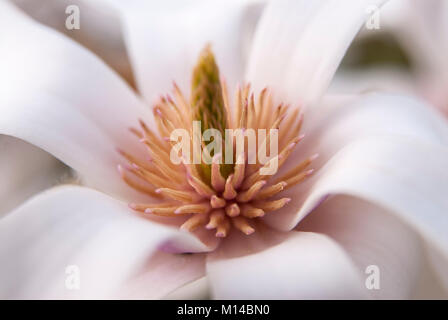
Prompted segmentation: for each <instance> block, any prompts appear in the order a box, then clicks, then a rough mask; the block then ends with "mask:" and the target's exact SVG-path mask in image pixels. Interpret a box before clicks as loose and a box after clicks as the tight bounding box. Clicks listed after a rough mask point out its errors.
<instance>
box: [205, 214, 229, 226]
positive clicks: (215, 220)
mask: <svg viewBox="0 0 448 320" xmlns="http://www.w3.org/2000/svg"><path fill="white" fill-rule="evenodd" d="M224 218H225V214H224V210H222V209H221V210H214V211H213V212H212V213H211V214H210V221H209V223H208V224H207V225H206V226H205V228H207V229H216V228H218V227H219V225H220V223H221V222H222V221H224Z"/></svg>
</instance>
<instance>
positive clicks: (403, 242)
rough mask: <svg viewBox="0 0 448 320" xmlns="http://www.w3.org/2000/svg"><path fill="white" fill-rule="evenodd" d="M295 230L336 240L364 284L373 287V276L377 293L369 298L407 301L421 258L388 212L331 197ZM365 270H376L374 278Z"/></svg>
mask: <svg viewBox="0 0 448 320" xmlns="http://www.w3.org/2000/svg"><path fill="white" fill-rule="evenodd" d="M297 229H298V230H300V231H312V232H319V233H323V234H326V235H328V236H330V237H331V238H332V239H334V240H335V241H337V242H338V243H339V244H340V245H341V246H342V247H343V248H344V249H345V251H346V252H347V253H348V254H349V255H350V257H351V258H352V259H353V261H354V262H355V263H356V265H357V267H358V268H359V270H360V272H362V273H364V274H365V275H364V279H365V280H366V282H367V283H368V284H370V285H373V284H375V283H374V282H373V279H374V277H377V284H378V288H376V289H375V288H374V287H372V286H371V287H369V288H370V290H369V291H370V293H371V294H372V296H373V297H375V298H379V299H409V298H411V297H412V296H413V294H414V288H415V286H416V284H417V282H418V279H419V275H420V273H421V270H422V268H423V262H424V261H425V255H424V252H423V250H422V245H421V241H420V238H419V237H418V236H417V234H416V233H415V232H414V231H413V230H412V229H411V228H409V227H408V226H407V225H405V224H404V223H403V222H402V221H401V220H400V219H398V218H397V217H396V216H395V215H394V214H393V213H391V212H387V210H384V209H382V208H378V207H376V206H374V205H372V204H371V203H368V202H366V201H363V200H360V199H357V198H353V197H349V196H335V197H334V198H331V199H329V200H328V201H326V202H325V203H324V204H322V205H321V206H319V207H318V208H317V209H316V210H315V211H313V213H312V214H310V215H308V216H307V217H306V218H305V219H304V220H303V221H302V222H301V223H299V225H298V227H297ZM371 266H373V267H378V273H376V272H377V271H376V270H369V269H368V268H369V267H371ZM374 272H375V274H374ZM369 276H370V277H369ZM375 281H376V280H375Z"/></svg>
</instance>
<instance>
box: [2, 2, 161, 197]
mask: <svg viewBox="0 0 448 320" xmlns="http://www.w3.org/2000/svg"><path fill="white" fill-rule="evenodd" d="M0 8H1V9H0V69H1V70H2V72H1V74H0V113H1V117H0V133H2V134H8V135H12V136H15V137H18V138H21V139H23V140H25V141H27V142H30V143H32V144H35V145H37V146H39V147H41V148H42V149H44V150H46V151H48V152H49V153H51V154H53V155H54V156H55V157H57V158H59V159H60V160H61V161H63V162H64V163H66V164H67V165H69V166H70V167H72V168H73V169H75V170H76V171H78V172H79V173H80V174H81V176H82V177H83V178H84V180H85V182H86V183H87V184H89V185H91V186H94V187H96V188H98V189H101V190H103V191H104V192H107V193H111V194H114V195H118V196H121V197H123V198H124V197H135V192H134V191H132V190H131V189H130V188H129V187H127V186H126V185H125V184H124V182H122V181H121V179H120V177H119V175H118V174H117V172H116V165H117V163H119V162H120V161H122V159H121V157H120V156H119V155H118V153H117V151H116V150H115V148H116V147H123V148H125V147H126V148H128V149H129V151H132V150H135V152H137V153H138V152H140V150H141V149H140V148H141V147H140V146H139V145H138V144H135V143H133V142H134V141H135V139H134V137H133V136H132V134H131V133H130V132H129V131H128V128H129V127H130V126H135V125H136V123H137V120H138V118H140V117H141V118H144V119H145V120H146V121H148V122H149V123H150V124H151V123H152V115H151V112H150V111H149V109H147V107H146V106H145V105H144V104H143V103H142V102H141V101H140V100H139V99H138V98H137V97H136V96H135V94H134V93H133V91H132V90H131V89H130V88H129V87H128V86H127V84H126V83H125V82H124V81H123V80H122V79H120V77H119V76H118V75H117V74H116V73H114V72H113V71H112V70H111V69H110V68H108V67H107V66H106V65H105V64H104V63H103V62H102V61H101V60H100V59H98V58H97V57H96V56H95V55H93V54H91V53H90V52H88V51H87V50H86V49H84V48H82V47H81V46H80V45H79V44H77V43H76V42H74V41H72V40H70V39H68V38H66V37H64V36H63V35H61V34H60V33H58V32H56V31H53V30H51V29H49V28H47V27H44V26H42V25H39V24H38V23H35V22H33V21H32V20H31V19H30V18H27V17H26V16H25V15H24V14H22V13H21V12H19V11H17V10H16V9H14V8H13V6H12V5H9V4H8V3H7V2H4V1H1V2H0ZM131 141H132V142H131Z"/></svg>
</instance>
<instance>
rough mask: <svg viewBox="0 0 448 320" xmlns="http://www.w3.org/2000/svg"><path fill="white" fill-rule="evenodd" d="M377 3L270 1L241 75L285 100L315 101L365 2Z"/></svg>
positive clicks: (363, 15) (358, 24)
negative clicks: (270, 89) (246, 66)
mask: <svg viewBox="0 0 448 320" xmlns="http://www.w3.org/2000/svg"><path fill="white" fill-rule="evenodd" d="M383 2H385V1H383V0H375V1H371V0H365V1H364V0H362V1H360V0H348V1H342V2H341V1H337V0H319V1H307V0H290V1H287V0H280V1H271V3H270V4H269V5H268V6H267V7H266V9H265V10H264V12H263V14H262V17H261V18H260V23H259V26H258V27H257V30H256V33H255V38H254V44H253V46H252V53H251V55H250V58H249V65H248V71H247V75H246V79H247V80H248V81H250V82H252V83H253V84H254V86H255V88H256V89H261V88H263V87H264V86H270V87H271V88H273V91H274V92H275V94H276V95H278V96H279V97H280V98H282V99H285V100H286V101H287V102H290V103H291V102H292V103H300V104H303V105H305V106H307V105H309V104H310V103H312V102H315V101H316V100H317V99H318V98H320V96H321V95H322V94H323V92H324V91H325V90H326V88H327V86H328V85H329V84H330V81H331V79H332V77H333V75H334V73H335V72H336V69H337V67H338V65H339V63H340V61H341V60H342V57H343V56H344V54H345V51H346V50H347V48H348V46H349V45H350V43H351V41H352V40H353V38H354V36H355V35H356V33H357V32H358V30H359V28H360V27H361V26H362V23H363V22H364V21H365V20H366V19H367V18H368V15H367V12H368V10H367V9H368V8H369V6H372V5H377V6H380V5H381V4H382V3H383ZM285 100H284V101H285Z"/></svg>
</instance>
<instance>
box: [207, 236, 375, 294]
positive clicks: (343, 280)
mask: <svg viewBox="0 0 448 320" xmlns="http://www.w3.org/2000/svg"><path fill="white" fill-rule="evenodd" d="M254 235H255V234H254ZM260 246H262V247H263V246H264V242H263V241H260V242H259V243H258V244H255V243H254V240H253V239H252V241H250V242H246V241H243V242H240V243H239V247H240V249H241V250H245V251H246V252H245V253H246V254H244V255H242V256H236V257H235V256H233V255H232V254H231V252H232V251H231V250H229V251H224V250H222V249H221V247H220V248H219V249H218V250H217V251H215V252H213V253H211V254H210V255H209V259H208V260H207V275H208V278H209V280H210V285H211V289H212V293H213V296H214V298H217V299H230V298H231V299H347V298H367V297H368V295H367V290H366V289H365V287H364V283H363V280H362V279H361V275H360V273H359V272H358V270H357V269H356V267H355V266H354V264H353V263H352V261H351V260H350V258H349V257H348V256H347V254H346V253H345V252H344V250H342V249H341V248H340V246H339V245H337V244H336V243H335V242H334V241H332V240H331V239H330V238H328V237H326V236H324V235H321V234H318V233H308V232H293V233H289V235H288V236H287V237H286V239H285V240H284V241H282V242H280V243H279V244H277V245H274V246H271V247H269V248H264V250H263V251H259V252H256V253H251V252H252V251H254V248H257V249H258V247H260Z"/></svg>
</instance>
